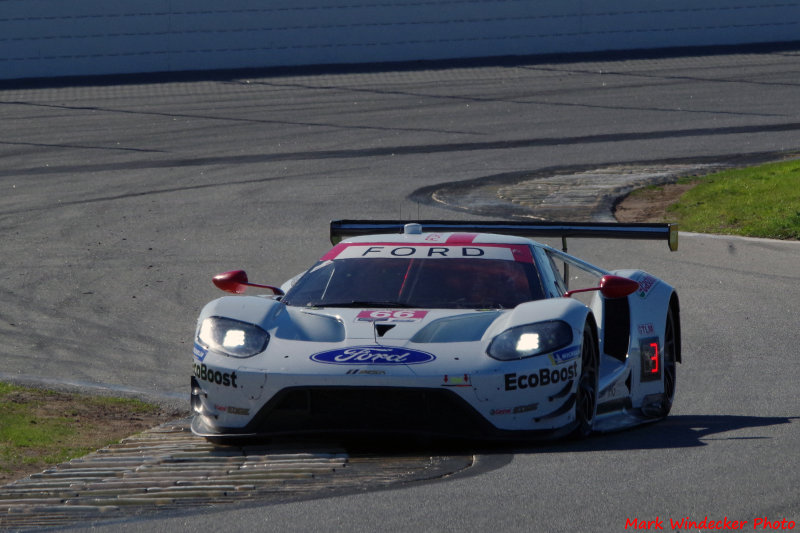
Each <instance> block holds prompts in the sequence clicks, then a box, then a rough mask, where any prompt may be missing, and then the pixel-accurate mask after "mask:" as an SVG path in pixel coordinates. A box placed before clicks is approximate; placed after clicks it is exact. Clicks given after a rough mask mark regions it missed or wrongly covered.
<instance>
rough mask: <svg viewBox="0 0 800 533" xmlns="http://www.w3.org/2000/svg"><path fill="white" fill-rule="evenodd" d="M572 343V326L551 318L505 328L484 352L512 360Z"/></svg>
mask: <svg viewBox="0 0 800 533" xmlns="http://www.w3.org/2000/svg"><path fill="white" fill-rule="evenodd" d="M570 344H572V328H571V327H570V326H569V324H567V323H566V322H562V321H560V320H553V321H550V322H539V323H537V324H527V325H525V326H517V327H515V328H511V329H507V330H506V331H504V332H503V333H501V334H500V335H498V336H497V337H495V338H494V339H493V340H492V342H491V343H490V344H489V348H488V349H487V350H486V353H488V354H489V356H490V357H493V358H495V359H499V360H500V361H514V360H516V359H525V358H526V357H533V356H535V355H542V354H546V353H550V352H554V351H556V350H559V349H561V348H563V347H565V346H568V345H570Z"/></svg>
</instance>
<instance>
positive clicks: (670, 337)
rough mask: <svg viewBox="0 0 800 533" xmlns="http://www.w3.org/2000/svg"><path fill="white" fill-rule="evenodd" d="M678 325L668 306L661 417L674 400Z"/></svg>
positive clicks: (671, 309) (670, 407) (671, 308)
mask: <svg viewBox="0 0 800 533" xmlns="http://www.w3.org/2000/svg"><path fill="white" fill-rule="evenodd" d="M677 354H678V325H677V323H676V322H675V313H674V311H673V307H672V306H670V308H669V311H668V312H667V324H666V327H665V328H664V352H663V355H664V362H663V365H664V398H663V400H662V401H661V416H667V415H668V414H669V411H670V409H672V400H673V399H674V398H675V383H676V363H677V358H678V355H677Z"/></svg>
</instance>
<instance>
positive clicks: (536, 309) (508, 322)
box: [484, 298, 591, 340]
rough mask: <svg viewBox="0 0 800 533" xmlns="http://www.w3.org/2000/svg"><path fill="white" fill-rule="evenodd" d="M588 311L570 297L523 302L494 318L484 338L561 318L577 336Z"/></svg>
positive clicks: (577, 336)
mask: <svg viewBox="0 0 800 533" xmlns="http://www.w3.org/2000/svg"><path fill="white" fill-rule="evenodd" d="M590 313H591V311H590V309H589V308H588V307H586V305H584V304H583V303H581V302H579V301H578V300H574V299H572V298H549V299H546V300H536V301H533V302H525V303H523V304H520V305H518V306H517V307H515V308H514V309H513V310H512V311H511V312H510V313H506V314H505V315H503V316H502V317H500V318H498V319H497V320H495V322H494V323H493V324H492V325H491V326H490V327H489V328H488V329H487V330H486V333H485V334H484V338H485V339H487V340H491V339H492V338H494V337H495V336H496V335H499V334H500V333H502V332H503V331H505V330H507V329H510V328H513V327H516V326H523V325H525V324H534V323H536V322H546V321H549V320H563V321H564V322H566V323H568V324H569V325H570V326H572V329H573V335H574V336H575V337H576V338H579V336H580V335H581V334H582V332H583V326H584V324H585V323H586V318H587V317H588V316H589V314H590Z"/></svg>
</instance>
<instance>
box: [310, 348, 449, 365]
mask: <svg viewBox="0 0 800 533" xmlns="http://www.w3.org/2000/svg"><path fill="white" fill-rule="evenodd" d="M434 359H436V356H435V355H433V354H430V353H428V352H421V351H419V350H411V349H407V348H395V347H392V346H353V347H352V348H339V349H336V350H327V351H324V352H319V353H315V354H314V355H312V356H311V360H312V361H315V362H317V363H326V364H330V365H419V364H422V363H430V362H431V361H433V360H434Z"/></svg>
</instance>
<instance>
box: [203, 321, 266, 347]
mask: <svg viewBox="0 0 800 533" xmlns="http://www.w3.org/2000/svg"><path fill="white" fill-rule="evenodd" d="M197 340H198V341H199V342H200V343H201V344H203V345H204V346H206V347H207V348H208V349H209V350H214V351H215V352H221V353H224V354H225V355H229V356H231V357H252V356H254V355H256V354H258V353H261V352H263V351H264V349H265V348H266V347H267V343H268V342H269V333H267V332H266V331H264V330H263V329H261V328H260V327H258V326H256V325H255V324H248V323H247V322H240V321H239V320H233V319H232V318H224V317H219V316H212V317H209V318H206V319H205V320H203V322H202V323H201V324H200V331H198V333H197Z"/></svg>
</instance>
